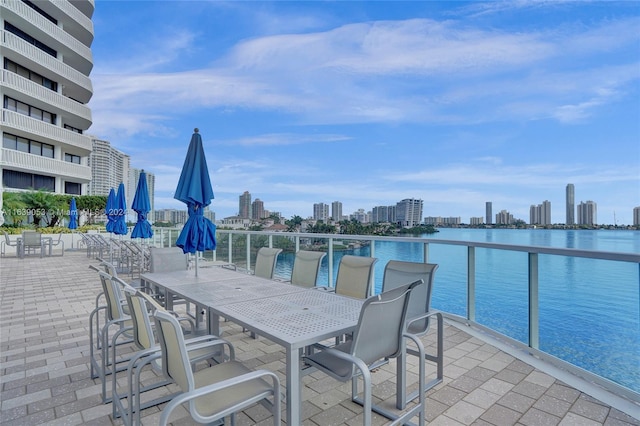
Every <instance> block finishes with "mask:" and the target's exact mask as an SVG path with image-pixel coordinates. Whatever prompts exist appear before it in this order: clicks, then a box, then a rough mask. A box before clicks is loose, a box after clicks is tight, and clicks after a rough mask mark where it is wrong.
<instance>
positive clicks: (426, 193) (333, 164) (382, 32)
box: [88, 0, 640, 224]
mask: <svg viewBox="0 0 640 426" xmlns="http://www.w3.org/2000/svg"><path fill="white" fill-rule="evenodd" d="M183 5H184V4H183V3H180V2H173V1H167V2H116V3H112V2H107V1H103V0H97V1H96V12H95V14H94V25H95V33H96V37H95V40H94V43H93V45H92V50H93V58H94V64H95V66H94V69H93V71H92V73H91V79H92V82H93V87H94V96H93V97H92V99H91V101H90V104H89V106H90V107H91V109H92V113H93V125H92V127H91V128H90V129H89V132H88V133H91V134H93V135H95V136H96V137H97V138H99V139H104V140H108V141H110V142H111V143H112V144H113V145H114V146H115V147H116V148H118V149H120V150H122V151H125V152H127V153H129V154H130V156H131V163H132V164H131V166H132V167H135V168H139V169H145V170H148V171H149V172H151V173H154V174H155V176H156V194H155V195H156V208H158V209H160V208H180V204H179V202H177V201H176V200H174V199H173V191H174V190H175V186H176V183H177V180H178V176H179V173H180V168H181V166H182V161H183V159H184V156H185V154H186V149H187V146H188V141H189V139H190V137H191V133H192V132H193V128H194V127H199V128H200V132H201V134H202V137H203V141H204V145H205V152H206V155H207V162H208V164H209V166H210V172H211V179H212V184H213V189H214V193H215V196H216V198H215V199H214V200H213V201H212V204H211V209H212V210H213V211H215V212H216V216H217V217H218V218H222V217H227V216H232V215H235V214H236V213H237V206H238V194H241V193H242V192H243V191H244V190H247V188H250V191H251V192H254V193H255V194H259V197H260V199H261V200H263V201H264V203H265V208H266V209H267V210H270V211H278V212H281V213H282V215H283V216H284V217H291V216H292V215H294V214H298V215H301V216H303V215H310V214H312V212H311V208H312V207H311V206H312V205H313V204H314V203H317V202H318V201H319V200H324V201H322V202H325V203H331V202H332V201H333V200H341V201H342V203H343V211H344V212H354V211H357V210H358V209H360V208H365V209H370V208H372V207H374V206H376V205H390V204H393V203H395V202H396V201H397V200H401V199H404V198H409V197H415V198H420V199H422V200H424V216H442V217H450V216H460V217H462V218H463V219H464V221H469V219H470V218H471V217H481V216H484V210H485V202H486V201H488V200H491V201H492V204H493V210H494V212H498V211H501V210H503V209H506V210H508V211H509V212H511V213H512V214H513V215H514V216H515V217H517V218H521V219H523V220H525V221H526V220H527V218H528V217H529V209H530V206H531V205H532V204H538V203H540V202H541V201H543V200H549V201H550V203H551V204H552V206H553V208H552V213H551V214H552V218H551V222H552V223H564V222H565V219H566V213H565V209H564V208H563V206H565V202H566V200H565V186H566V184H567V183H568V182H571V183H573V184H574V185H575V202H576V204H578V203H579V202H581V201H587V200H594V201H596V202H597V203H598V222H600V223H614V215H615V222H616V223H618V224H631V223H632V220H633V216H632V214H633V208H634V207H636V206H638V205H640V173H639V171H640V148H639V146H640V144H639V143H638V141H639V140H640V124H639V123H638V120H637V117H638V116H639V115H640V101H639V100H638V99H640V89H639V87H640V76H639V72H638V66H637V64H638V63H639V62H640V52H638V50H637V48H636V46H637V44H638V42H639V41H640V35H639V34H638V32H637V31H636V30H635V29H636V28H637V27H638V26H639V25H640V5H639V4H638V3H635V2H631V3H625V2H606V3H602V2H594V3H584V2H575V3H574V2H550V3H540V2H528V1H524V2H506V3H504V2H503V3H493V2H486V3H484V2H482V3H476V2H473V3H471V2H469V3H467V2H402V3H394V7H388V6H389V5H388V4H386V3H385V2H334V3H326V2H322V3H320V2H259V3H256V2H234V3H228V2H190V3H189V7H184V6H183ZM141 17H144V19H141ZM194 22H206V23H207V25H193V23H194ZM132 40H135V43H132Z"/></svg>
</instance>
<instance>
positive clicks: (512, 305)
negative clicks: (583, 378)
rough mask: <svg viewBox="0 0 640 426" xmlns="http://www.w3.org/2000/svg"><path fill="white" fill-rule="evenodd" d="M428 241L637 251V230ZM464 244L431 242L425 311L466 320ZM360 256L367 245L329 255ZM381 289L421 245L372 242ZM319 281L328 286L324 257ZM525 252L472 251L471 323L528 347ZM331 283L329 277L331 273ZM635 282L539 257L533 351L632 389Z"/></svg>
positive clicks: (629, 274)
mask: <svg viewBox="0 0 640 426" xmlns="http://www.w3.org/2000/svg"><path fill="white" fill-rule="evenodd" d="M427 237H429V238H431V239H433V240H434V242H435V241H437V240H438V239H441V240H460V241H481V242H493V243H504V244H514V245H531V246H545V247H563V248H576V249H584V250H598V251H611V252H626V253H640V232H637V231H604V230H601V231H600V230H599V231H587V230H579V231H565V230H542V229H531V230H502V229H440V232H439V233H437V234H433V235H431V236H427ZM466 250H467V249H466V247H460V246H446V245H440V244H430V246H429V261H430V262H432V263H437V264H439V269H438V271H437V272H436V276H435V282H434V293H433V300H432V306H433V307H434V308H436V309H441V310H443V311H447V312H451V313H455V314H458V315H462V316H466V285H467V284H466V283H467V275H466V269H467V264H466ZM342 254H359V255H369V248H368V247H367V248H363V249H358V250H352V251H349V252H344V253H336V255H335V258H334V261H335V262H336V267H334V275H335V273H336V272H337V262H339V259H340V257H341V256H342ZM375 256H376V257H377V258H378V259H379V260H378V262H377V264H376V270H375V283H376V289H377V291H379V290H380V287H381V283H382V276H383V271H384V266H385V264H386V263H387V261H389V260H391V259H397V260H408V261H417V262H420V261H422V258H423V245H422V243H415V244H411V243H395V242H386V241H385V242H376V245H375ZM324 262H325V264H324V265H323V268H322V270H321V273H320V278H319V281H318V282H319V284H321V285H325V284H326V283H327V282H328V277H327V267H326V258H325V261H324ZM527 262H528V258H527V254H526V253H519V252H509V251H504V250H488V249H476V321H477V322H479V323H481V324H484V325H487V326H489V327H491V328H493V329H495V330H498V331H500V332H502V333H504V334H506V335H508V336H510V337H512V338H515V339H517V340H519V341H521V342H524V343H526V342H527V341H528V302H527V294H528V275H527V271H528V266H527V265H528V264H527ZM292 265H293V255H292V254H283V255H281V256H280V259H279V260H278V266H277V272H276V273H277V274H278V275H280V276H285V277H288V276H289V275H290V273H291V267H292ZM334 279H335V276H334ZM639 291H640V277H639V267H638V265H637V264H632V263H626V262H611V261H599V260H591V259H580V258H571V257H564V256H550V255H540V256H539V304H540V349H542V350H543V351H545V352H547V353H550V354H552V355H555V356H557V357H558V358H561V359H564V360H566V361H569V362H571V363H573V364H575V365H577V366H580V367H583V368H585V369H587V370H589V371H592V372H595V373H597V374H599V375H601V376H603V377H606V378H608V379H610V380H612V381H615V382H617V383H619V384H621V385H624V386H626V387H628V388H630V389H633V390H635V391H636V392H640V294H639Z"/></svg>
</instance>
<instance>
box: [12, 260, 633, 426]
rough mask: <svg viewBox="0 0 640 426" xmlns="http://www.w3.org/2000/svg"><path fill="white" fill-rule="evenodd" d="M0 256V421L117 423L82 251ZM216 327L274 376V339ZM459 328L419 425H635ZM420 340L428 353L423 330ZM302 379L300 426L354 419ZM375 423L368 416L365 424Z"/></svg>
mask: <svg viewBox="0 0 640 426" xmlns="http://www.w3.org/2000/svg"><path fill="white" fill-rule="evenodd" d="M0 262H1V264H0V277H1V281H0V291H1V293H0V303H1V306H2V309H1V313H0V384H1V385H2V387H1V389H0V390H1V392H0V401H1V403H0V404H1V405H0V423H1V424H2V425H3V426H9V425H38V424H47V425H54V424H65V425H75V424H78V425H79V424H83V425H84V424H94V425H103V424H104V425H119V424H121V422H120V421H119V420H118V419H115V420H114V419H112V417H111V405H110V404H107V405H104V404H102V402H101V399H100V389H101V388H100V383H99V380H98V379H96V380H92V379H91V378H90V376H89V364H88V353H89V349H88V340H89V338H88V327H89V324H88V317H89V313H90V312H91V310H92V309H93V307H94V301H95V296H96V295H97V294H98V293H99V282H98V279H97V276H96V273H95V272H94V271H92V270H90V269H89V268H88V266H89V265H90V264H93V265H97V264H98V262H97V261H96V260H93V259H88V258H87V256H86V252H84V251H67V252H65V255H64V257H50V258H42V259H41V258H25V259H17V258H15V257H4V258H2V259H1V260H0ZM221 327H222V328H221V329H222V331H223V337H225V338H227V339H229V340H230V341H231V342H232V343H233V344H234V346H235V348H236V356H237V358H238V359H239V360H241V361H243V362H245V363H246V364H247V365H248V366H250V367H253V368H256V367H260V368H267V369H270V370H272V371H275V372H277V373H278V374H280V375H283V374H284V361H283V359H284V352H283V351H282V349H281V347H280V346H279V345H277V344H274V343H271V342H270V341H268V340H267V339H264V338H261V339H258V340H255V339H252V338H251V337H250V336H249V335H248V334H245V333H242V330H241V328H240V327H239V326H236V325H234V324H233V323H230V322H225V323H222V324H221ZM459 327H460V326H456V325H453V324H445V358H446V361H445V369H444V375H445V378H444V383H442V384H440V385H438V386H436V388H435V389H433V390H431V391H430V392H429V393H428V398H427V420H428V421H429V424H432V425H470V424H474V425H500V426H502V425H557V424H561V425H581V426H584V425H640V420H638V418H639V417H640V414H639V413H640V409H639V408H638V407H637V406H634V405H633V404H631V403H629V402H628V401H617V400H616V398H615V396H613V397H612V396H611V395H609V394H607V393H603V391H602V390H601V389H597V388H593V387H591V388H590V387H589V386H587V385H585V386H584V388H583V387H582V386H579V387H580V388H581V389H582V390H583V391H582V392H581V391H579V390H577V389H576V388H575V387H571V386H568V385H567V384H565V382H564V381H562V380H560V379H559V377H563V378H565V377H564V376H563V374H562V373H561V372H559V373H558V374H554V375H553V376H552V375H550V374H548V373H544V372H542V369H544V370H545V371H549V372H551V373H552V374H553V370H546V369H545V368H544V367H543V366H538V367H539V368H540V369H536V368H534V367H532V366H531V365H529V364H527V363H525V362H523V361H521V360H519V359H517V358H515V357H514V356H513V355H510V354H508V353H506V352H504V351H501V350H499V349H498V348H497V347H496V346H493V345H492V344H490V343H488V342H487V341H485V340H484V339H483V338H481V336H478V335H472V334H470V333H472V332H471V331H470V330H464V331H463V330H462V329H461V328H459ZM423 340H424V342H425V346H427V350H428V351H429V350H431V351H433V343H434V341H435V336H434V335H433V333H430V334H429V335H428V336H427V337H426V338H425V339H423ZM410 361H411V360H410ZM429 367H430V368H428V371H433V368H431V366H429ZM394 373H395V364H394V363H391V364H389V365H386V366H384V367H381V368H380V370H379V371H378V372H376V373H375V374H374V375H373V377H374V381H375V383H376V387H375V389H374V396H376V397H381V398H384V399H387V398H388V399H391V398H394V395H393V393H394V391H395V382H394V380H395V378H394V376H395V374H394ZM304 381H305V387H304V389H303V399H304V406H303V409H304V418H305V423H304V424H305V425H320V426H326V425H343V424H344V425H353V424H359V422H360V423H361V407H360V406H358V405H356V404H354V403H352V402H351V401H350V385H349V384H348V383H347V384H341V383H339V382H337V381H335V380H333V379H331V378H328V377H327V376H325V375H323V374H311V375H309V376H306V377H305V379H304ZM594 396H595V397H597V398H598V399H596V398H594ZM602 400H606V401H608V403H604V402H601V401H602ZM612 401H613V402H612ZM612 407H619V408H621V409H624V410H625V411H626V412H627V413H628V414H625V412H623V411H621V409H618V408H612ZM634 410H635V411H634ZM158 413H159V408H157V407H156V408H151V409H148V410H146V411H143V413H142V415H143V419H142V420H143V424H148V425H152V424H156V423H157V420H158V419H159V414H158ZM629 414H634V416H635V418H634V417H631V416H630V415H629ZM267 415H268V411H267V410H266V409H263V408H262V407H259V408H253V409H251V410H248V411H246V412H244V413H243V414H242V415H241V416H240V417H239V419H238V420H239V421H238V424H240V425H254V424H263V423H264V424H268V423H269V421H268V419H266V418H265V417H266V416H267ZM180 416H181V417H179V418H178V417H172V419H173V418H175V419H176V420H175V423H174V424H180V425H184V424H195V423H194V422H193V421H192V420H191V419H190V418H189V416H188V413H187V412H186V410H182V411H181V412H180ZM385 423H386V419H384V418H381V417H379V416H374V424H380V425H382V424H385Z"/></svg>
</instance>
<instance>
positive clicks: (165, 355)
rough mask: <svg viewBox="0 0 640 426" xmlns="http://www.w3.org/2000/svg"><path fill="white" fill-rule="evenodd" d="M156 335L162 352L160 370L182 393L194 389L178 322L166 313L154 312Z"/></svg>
mask: <svg viewBox="0 0 640 426" xmlns="http://www.w3.org/2000/svg"><path fill="white" fill-rule="evenodd" d="M153 317H154V319H155V323H156V333H157V335H158V341H159V342H160V348H161V350H162V370H163V372H164V374H165V376H167V377H168V378H170V379H171V380H173V381H174V382H175V383H176V384H177V385H178V386H179V387H180V389H181V390H182V391H183V392H188V391H190V390H192V389H194V387H195V383H194V379H193V373H192V371H191V364H190V363H189V357H188V356H187V351H186V349H185V342H184V336H183V335H182V331H181V328H180V324H179V323H178V320H177V319H176V318H175V317H174V316H173V315H171V314H169V313H168V312H164V311H155V312H154V313H153Z"/></svg>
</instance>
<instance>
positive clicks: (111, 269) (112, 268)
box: [100, 260, 118, 277]
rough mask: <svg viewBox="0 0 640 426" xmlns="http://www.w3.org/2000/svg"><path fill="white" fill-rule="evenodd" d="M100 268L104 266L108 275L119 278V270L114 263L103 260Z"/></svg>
mask: <svg viewBox="0 0 640 426" xmlns="http://www.w3.org/2000/svg"><path fill="white" fill-rule="evenodd" d="M100 266H102V267H103V268H104V271H105V272H106V273H107V274H109V275H111V276H112V277H117V276H118V270H117V269H116V267H115V266H114V265H113V263H110V262H107V261H105V260H101V261H100Z"/></svg>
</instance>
